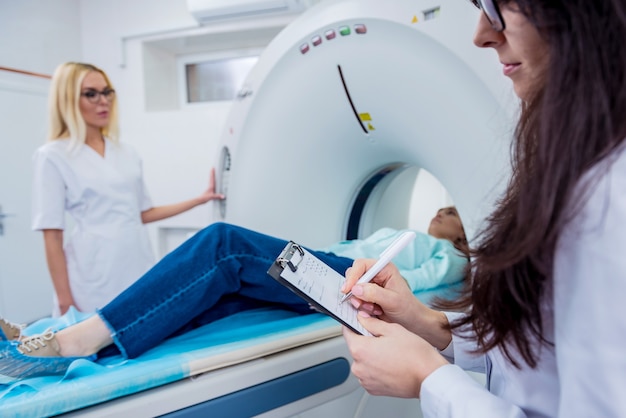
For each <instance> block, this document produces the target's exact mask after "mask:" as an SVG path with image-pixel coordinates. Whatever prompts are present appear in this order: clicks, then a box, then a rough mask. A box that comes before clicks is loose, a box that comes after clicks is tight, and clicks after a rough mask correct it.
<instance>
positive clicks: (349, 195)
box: [218, 0, 511, 247]
mask: <svg viewBox="0 0 626 418" xmlns="http://www.w3.org/2000/svg"><path fill="white" fill-rule="evenodd" d="M475 12H476V10H474V8H473V6H471V4H470V3H469V2H464V1H463V0H421V1H416V0H413V1H407V0H404V1H381V0H378V1H376V0H373V1H370V0H358V1H339V2H326V3H324V2H323V3H322V4H321V5H318V7H316V8H314V9H312V10H310V11H309V12H308V13H306V14H305V15H304V16H302V18H301V19H298V20H297V21H296V22H295V23H293V24H291V25H290V26H289V27H287V28H286V29H285V30H284V31H283V32H282V33H280V34H279V35H278V37H277V38H276V39H275V40H274V41H273V42H272V43H271V45H270V46H269V47H268V49H267V51H265V52H264V54H263V56H262V58H261V60H260V61H259V63H258V65H257V66H256V67H255V68H254V69H253V71H252V72H251V74H250V75H249V77H248V79H247V82H246V84H245V85H244V87H243V89H242V90H241V93H240V95H239V100H238V101H237V102H236V103H235V104H234V106H233V109H232V111H231V118H230V120H229V121H228V124H227V127H226V132H225V134H224V139H223V148H222V156H221V161H220V162H219V164H218V167H220V170H219V172H220V173H221V176H220V177H221V185H222V192H224V193H225V194H226V196H227V199H226V200H225V201H224V202H223V203H222V206H221V207H220V216H221V217H222V219H224V220H225V221H227V222H232V223H236V224H240V225H245V226H248V227H251V228H253V229H259V230H263V231H264V232H268V233H271V234H275V235H277V236H280V237H286V238H290V239H293V240H295V241H300V242H304V243H306V244H307V245H310V246H313V247H315V246H322V245H327V244H328V243H330V242H335V241H338V240H340V239H345V238H356V237H357V236H358V235H367V234H368V233H369V232H372V231H371V230H372V229H374V228H375V227H376V226H380V225H386V226H389V225H395V224H396V223H397V222H398V221H397V218H398V217H400V218H404V219H405V218H406V213H405V214H402V213H400V214H399V212H398V207H403V208H405V209H406V208H408V205H407V204H406V203H407V194H408V193H401V194H396V195H395V196H388V195H385V196H384V197H385V199H384V200H385V202H381V201H380V197H381V195H384V190H381V189H384V187H385V186H386V185H388V184H389V181H388V180H389V179H388V178H387V176H391V177H393V176H394V175H397V174H398V173H399V172H400V171H402V170H403V169H404V168H406V167H407V166H415V167H419V168H424V169H426V170H427V171H429V172H430V173H432V174H434V175H435V177H437V178H438V179H439V180H440V181H441V183H442V184H443V185H444V186H445V187H446V189H447V190H448V191H449V193H450V194H451V196H452V197H453V199H454V202H455V204H456V206H457V207H458V208H459V211H460V213H461V215H462V217H463V219H464V223H465V225H466V227H467V228H468V231H467V232H468V234H469V235H470V236H472V234H473V231H474V229H475V228H476V226H477V224H478V222H479V221H480V220H481V219H483V218H484V216H485V214H486V213H487V212H488V211H489V210H490V205H491V202H492V201H493V197H494V196H495V195H496V194H497V191H498V187H500V186H502V184H501V183H502V182H501V180H502V179H504V178H506V174H507V172H506V170H507V151H508V146H509V144H508V142H507V140H506V139H507V138H508V137H509V136H510V123H509V122H510V115H511V112H510V110H509V109H508V108H507V107H510V105H509V104H508V103H509V102H510V98H511V96H510V89H508V86H506V85H505V83H504V82H505V81H506V80H505V79H504V77H503V76H502V75H501V74H500V73H499V71H500V68H499V65H498V61H497V58H496V57H495V55H493V54H494V53H493V51H485V50H480V49H478V48H476V47H475V46H474V45H473V44H472V38H473V31H474V28H475V24H476V20H477V14H476V13H475ZM386 178H387V180H385V179H386ZM376 186H378V187H376ZM372 212H373V213H372ZM398 215H400V216H398Z"/></svg>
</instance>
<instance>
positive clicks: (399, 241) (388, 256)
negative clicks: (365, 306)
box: [339, 231, 415, 303]
mask: <svg viewBox="0 0 626 418" xmlns="http://www.w3.org/2000/svg"><path fill="white" fill-rule="evenodd" d="M414 239H415V232H413V231H407V232H405V233H403V234H402V235H400V236H399V237H398V238H396V239H395V240H394V241H393V242H392V243H391V245H390V246H389V247H387V248H386V249H385V251H383V252H382V253H381V254H380V257H379V258H378V261H377V262H376V263H375V264H374V265H373V266H372V267H370V268H369V269H368V270H367V271H366V272H365V274H363V276H361V278H360V279H359V280H357V282H356V283H355V284H359V283H368V282H370V281H372V279H373V278H374V277H375V276H376V275H377V274H378V273H380V271H381V270H382V269H383V268H384V267H385V266H386V265H387V264H389V262H390V261H391V260H392V259H393V258H394V257H395V256H397V255H398V253H399V252H400V251H402V250H403V249H404V247H406V246H407V245H408V244H409V242H411V241H413V240H414ZM350 296H352V291H350V292H348V293H346V294H345V296H344V297H343V298H341V302H339V303H343V302H344V301H345V300H346V299H348V298H349V297H350Z"/></svg>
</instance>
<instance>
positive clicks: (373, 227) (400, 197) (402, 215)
mask: <svg viewBox="0 0 626 418" xmlns="http://www.w3.org/2000/svg"><path fill="white" fill-rule="evenodd" d="M452 205H454V203H453V200H452V197H451V196H450V194H449V193H448V191H447V190H446V189H445V187H444V186H443V185H442V184H441V182H439V180H438V179H437V178H436V177H435V176H433V175H432V174H431V173H430V172H428V171H427V170H425V169H423V168H420V167H417V166H415V165H411V164H407V163H392V164H388V165H386V166H384V167H381V168H380V169H378V170H376V171H374V172H373V173H372V174H370V175H369V176H368V177H367V178H366V179H365V181H364V182H363V183H362V185H361V186H360V187H359V188H358V190H357V193H356V194H355V197H354V199H353V203H352V205H351V208H350V211H349V215H348V219H347V222H346V233H345V237H346V238H345V239H347V240H352V239H358V238H364V237H367V236H369V235H371V234H372V233H374V232H376V231H377V230H378V229H380V228H384V227H387V228H394V229H415V230H418V231H422V232H427V231H428V226H429V224H430V221H431V219H432V218H433V217H434V216H435V213H436V212H437V210H438V209H440V208H442V207H446V206H452Z"/></svg>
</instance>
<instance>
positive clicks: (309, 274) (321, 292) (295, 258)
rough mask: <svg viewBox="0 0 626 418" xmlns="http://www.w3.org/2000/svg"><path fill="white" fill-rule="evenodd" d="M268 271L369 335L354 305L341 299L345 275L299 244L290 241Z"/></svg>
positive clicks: (348, 324)
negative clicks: (358, 317)
mask: <svg viewBox="0 0 626 418" xmlns="http://www.w3.org/2000/svg"><path fill="white" fill-rule="evenodd" d="M267 273H268V274H269V275H270V276H272V277H273V278H274V279H275V280H277V281H278V282H279V283H281V284H282V285H284V286H286V287H287V288H288V289H290V290H291V291H292V292H294V293H295V294H297V295H298V296H300V297H301V298H303V299H304V300H306V301H307V302H308V303H309V304H311V305H312V306H313V307H314V308H315V309H317V310H318V311H320V312H322V313H324V314H326V315H328V316H330V317H332V318H333V319H335V320H336V321H338V322H339V323H341V324H343V325H345V326H346V327H348V328H349V329H351V330H352V331H354V332H356V333H357V334H361V335H372V334H371V333H370V332H369V331H367V330H366V329H365V328H364V327H363V326H362V325H361V324H360V323H359V321H358V319H357V313H358V311H357V310H356V309H355V308H354V306H352V304H350V303H341V298H342V297H343V295H344V294H343V293H341V291H340V289H341V285H342V284H343V282H344V281H345V280H346V279H345V277H343V276H342V275H341V274H339V273H337V272H336V271H335V270H333V269H332V268H330V267H329V266H328V265H327V264H326V263H324V262H323V261H321V260H320V259H319V258H317V257H315V256H314V255H313V254H311V253H310V252H309V251H307V250H306V249H305V248H304V247H302V246H301V245H299V244H296V243H295V242H293V241H289V243H288V244H287V245H286V246H285V248H284V249H283V251H282V252H281V253H280V255H278V257H277V258H276V260H275V261H274V262H273V263H272V265H271V267H270V269H269V270H268V271H267Z"/></svg>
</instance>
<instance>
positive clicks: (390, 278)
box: [342, 259, 429, 330]
mask: <svg viewBox="0 0 626 418" xmlns="http://www.w3.org/2000/svg"><path fill="white" fill-rule="evenodd" d="M375 262H376V260H369V259H358V260H355V261H354V263H353V264H352V267H350V268H349V269H348V270H347V271H346V283H345V285H344V287H343V288H342V291H344V292H345V293H347V292H348V291H350V290H352V294H353V297H351V298H350V299H349V300H347V301H346V303H351V304H352V306H354V307H355V308H357V309H358V310H360V311H363V312H366V313H368V314H369V315H372V316H377V317H378V318H380V319H382V320H384V321H387V322H395V323H398V324H400V325H402V326H403V327H405V328H407V329H409V330H412V328H413V325H415V322H416V321H419V317H420V316H423V315H424V313H425V312H424V311H428V310H429V308H428V307H426V306H425V305H423V304H422V303H420V302H419V301H418V300H417V299H416V298H415V296H414V295H413V293H412V292H411V289H410V288H409V286H408V285H407V283H406V281H405V280H404V278H402V276H401V275H400V272H399V271H398V269H397V268H396V266H395V265H393V264H391V263H390V264H388V265H387V266H386V267H385V268H383V269H382V270H381V271H380V273H378V274H377V275H376V276H375V277H374V279H373V280H372V281H371V282H370V283H365V284H355V283H356V281H357V280H358V279H359V278H360V277H361V276H362V275H363V273H364V272H365V271H366V270H367V269H369V268H370V267H371V266H372V265H373V264H374V263H375Z"/></svg>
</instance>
